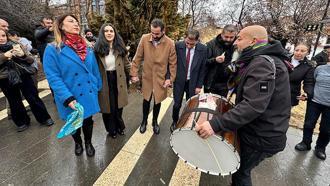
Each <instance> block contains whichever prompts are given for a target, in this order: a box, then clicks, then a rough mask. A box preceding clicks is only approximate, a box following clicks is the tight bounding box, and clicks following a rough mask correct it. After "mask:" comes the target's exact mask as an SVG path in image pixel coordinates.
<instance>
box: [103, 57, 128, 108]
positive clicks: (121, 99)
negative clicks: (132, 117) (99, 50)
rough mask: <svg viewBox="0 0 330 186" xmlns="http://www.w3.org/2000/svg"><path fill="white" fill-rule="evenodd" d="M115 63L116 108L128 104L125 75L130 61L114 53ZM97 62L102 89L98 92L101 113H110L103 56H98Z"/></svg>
mask: <svg viewBox="0 0 330 186" xmlns="http://www.w3.org/2000/svg"><path fill="white" fill-rule="evenodd" d="M114 55H115V59H116V60H115V63H116V74H117V90H118V108H123V107H124V106H126V105H127V104H128V91H127V81H126V75H128V73H129V69H130V63H129V61H128V59H127V56H125V57H122V56H119V55H118V53H116V52H115V53H114ZM97 63H98V66H99V69H100V73H101V78H102V89H101V91H100V92H99V103H100V108H101V112H102V113H110V104H114V103H110V97H109V94H110V92H109V85H108V78H107V72H106V70H105V66H106V65H105V57H101V56H98V57H97Z"/></svg>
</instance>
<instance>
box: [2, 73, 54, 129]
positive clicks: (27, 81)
mask: <svg viewBox="0 0 330 186" xmlns="http://www.w3.org/2000/svg"><path fill="white" fill-rule="evenodd" d="M21 79H22V83H21V84H19V85H15V86H10V85H9V82H8V79H1V80H0V88H1V89H2V92H3V93H4V95H5V96H6V98H7V99H8V102H9V106H10V110H11V115H12V119H13V121H14V123H15V124H16V125H17V126H22V125H27V124H30V118H29V116H28V115H27V113H26V109H25V107H24V105H23V102H22V96H21V93H20V92H22V94H23V96H24V97H25V99H26V101H27V102H28V103H29V105H30V108H31V111H32V113H33V115H34V116H35V118H36V120H37V121H38V122H40V123H42V122H45V121H46V120H47V119H49V118H50V115H49V114H48V111H47V109H46V107H45V104H44V103H43V102H42V100H41V99H40V98H39V95H38V90H37V88H36V87H35V85H34V82H33V80H32V78H31V76H30V75H22V76H21Z"/></svg>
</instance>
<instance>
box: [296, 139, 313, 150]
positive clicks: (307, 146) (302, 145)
mask: <svg viewBox="0 0 330 186" xmlns="http://www.w3.org/2000/svg"><path fill="white" fill-rule="evenodd" d="M294 148H295V149H296V150H298V151H307V150H311V144H310V143H305V142H304V141H302V142H300V143H298V144H297V145H296V146H295V147H294Z"/></svg>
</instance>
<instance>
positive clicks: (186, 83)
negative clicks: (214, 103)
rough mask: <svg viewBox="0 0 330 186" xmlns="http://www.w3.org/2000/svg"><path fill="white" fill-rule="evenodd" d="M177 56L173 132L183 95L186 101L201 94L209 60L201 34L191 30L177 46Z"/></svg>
mask: <svg viewBox="0 0 330 186" xmlns="http://www.w3.org/2000/svg"><path fill="white" fill-rule="evenodd" d="M175 49H176V54H177V74H176V78H175V81H174V90H173V95H174V105H173V113H172V119H173V123H172V125H171V128H170V130H171V132H173V130H174V129H175V127H176V123H177V121H178V119H179V112H180V108H181V104H182V98H183V93H186V100H188V99H189V98H190V97H192V96H194V95H196V94H199V93H200V92H201V89H202V86H203V81H204V76H205V68H206V67H205V64H206V59H207V48H206V46H204V45H203V44H201V43H199V32H198V31H197V30H193V29H189V30H188V31H187V32H186V37H185V39H184V41H179V42H177V43H176V44H175Z"/></svg>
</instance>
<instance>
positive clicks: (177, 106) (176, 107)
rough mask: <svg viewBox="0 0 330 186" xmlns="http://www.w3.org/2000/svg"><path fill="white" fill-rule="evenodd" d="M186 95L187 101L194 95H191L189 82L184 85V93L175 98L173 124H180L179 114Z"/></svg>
mask: <svg viewBox="0 0 330 186" xmlns="http://www.w3.org/2000/svg"><path fill="white" fill-rule="evenodd" d="M174 91H175V90H174ZM184 93H186V101H187V100H188V99H189V98H190V97H191V96H193V95H190V94H189V80H188V81H186V82H185V84H184V91H183V92H182V94H181V95H178V96H177V97H174V105H173V111H172V119H173V122H175V123H176V122H178V120H179V113H180V109H181V106H182V99H183V94H184Z"/></svg>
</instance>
